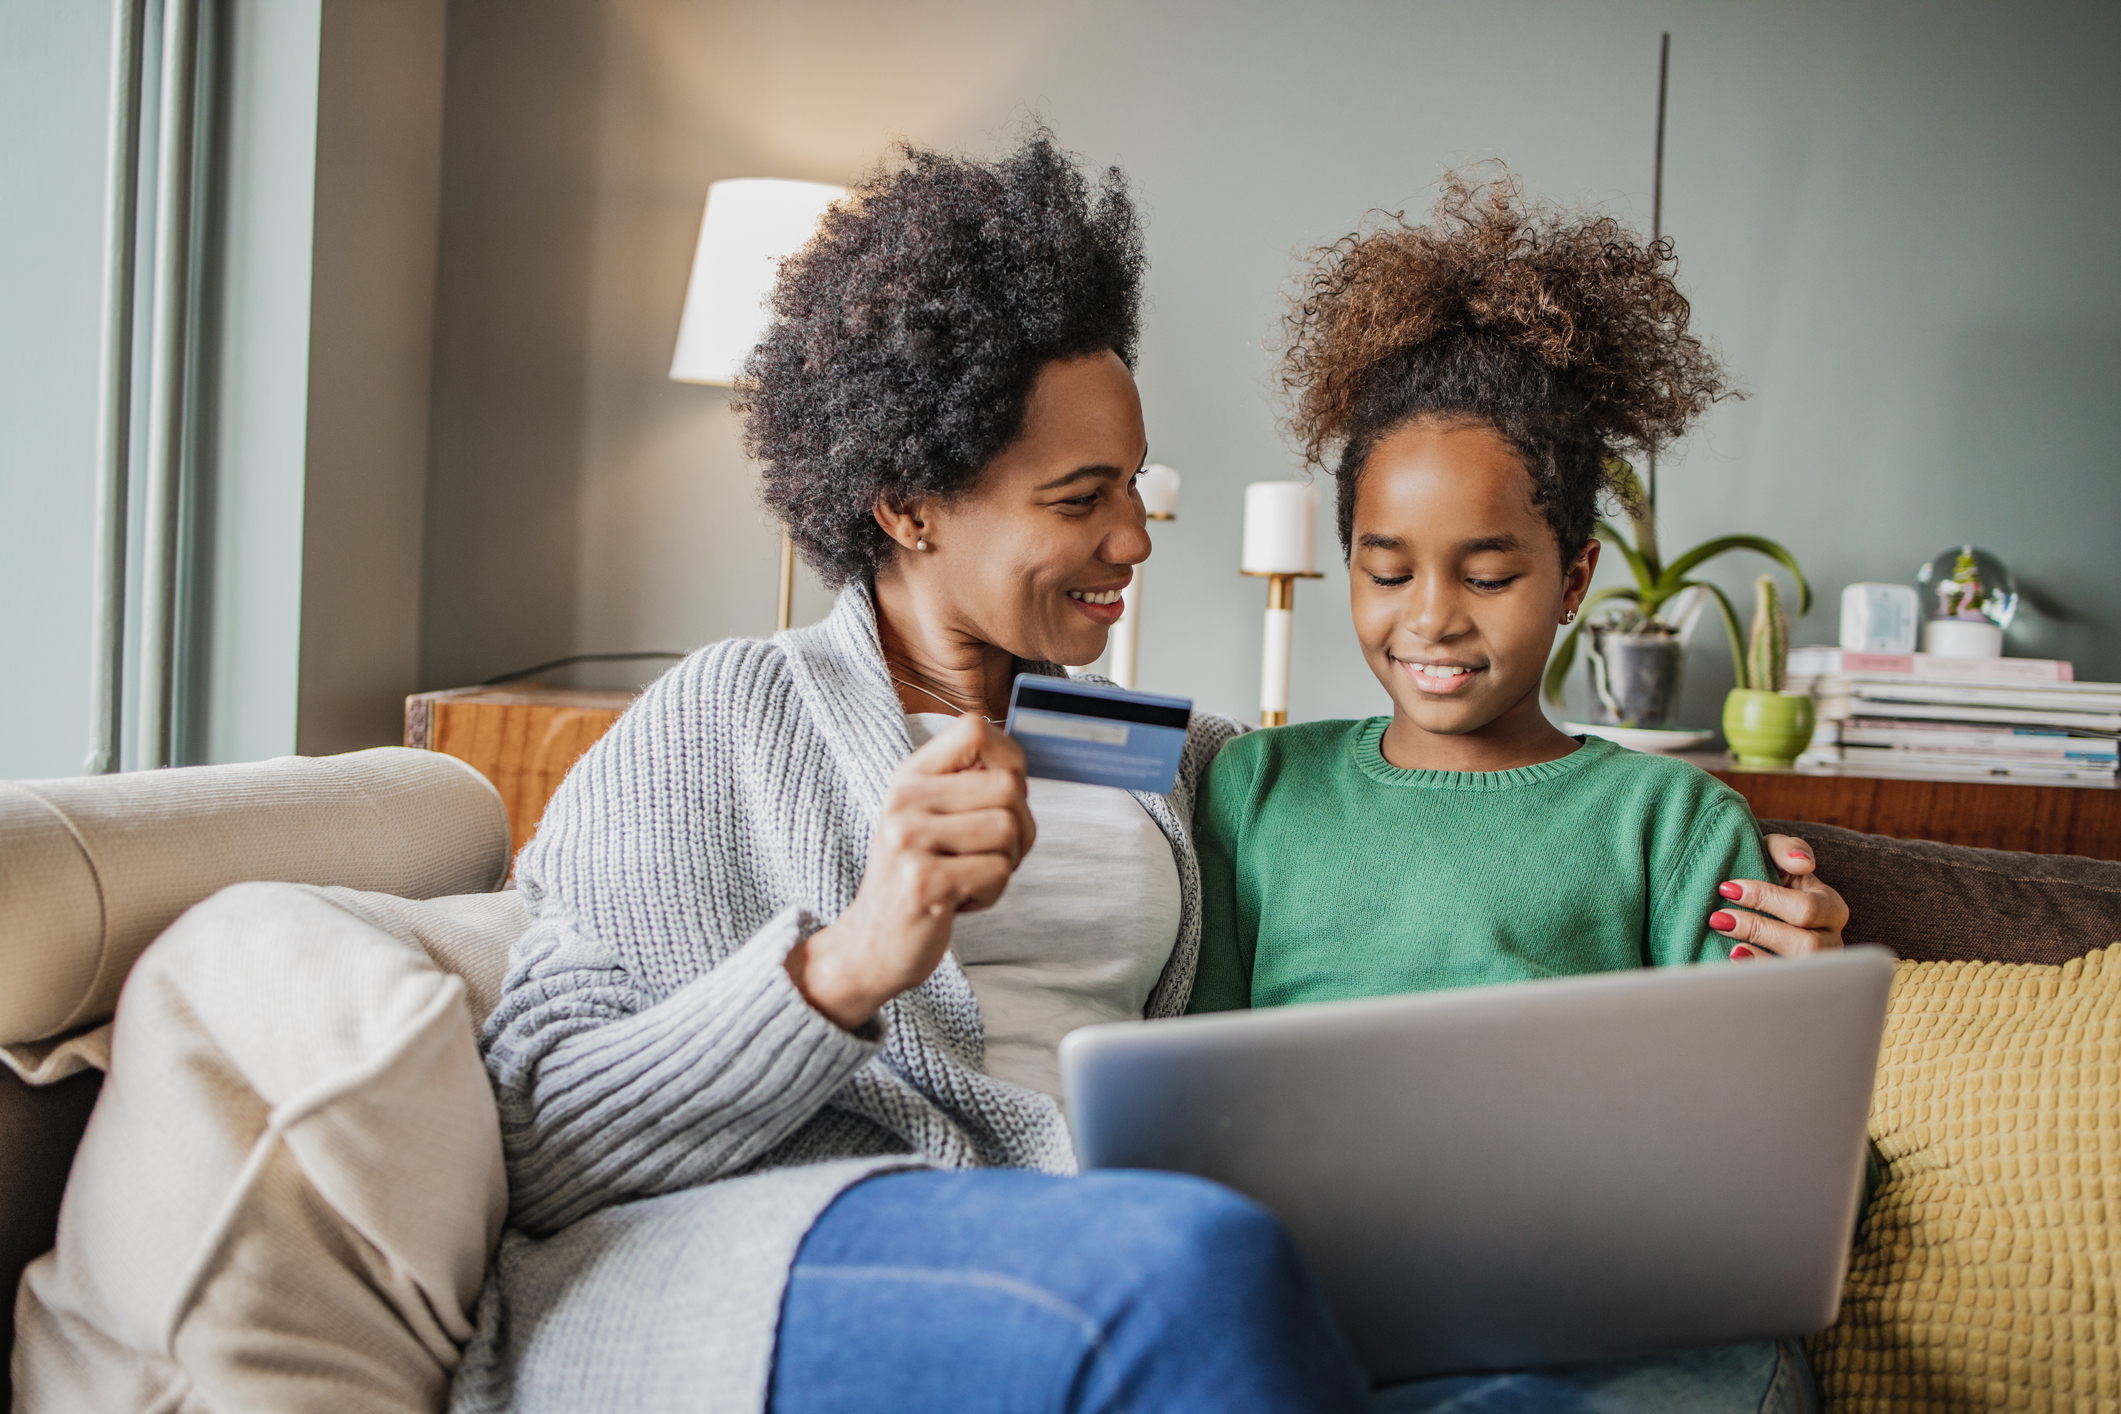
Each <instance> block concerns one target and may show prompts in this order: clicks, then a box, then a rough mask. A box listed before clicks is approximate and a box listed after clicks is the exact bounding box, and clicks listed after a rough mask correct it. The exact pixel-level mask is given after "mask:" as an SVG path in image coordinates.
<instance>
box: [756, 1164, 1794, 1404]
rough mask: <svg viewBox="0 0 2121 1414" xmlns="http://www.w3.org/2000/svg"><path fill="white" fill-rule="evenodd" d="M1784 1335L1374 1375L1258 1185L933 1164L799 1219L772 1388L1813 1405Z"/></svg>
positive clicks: (889, 1399)
mask: <svg viewBox="0 0 2121 1414" xmlns="http://www.w3.org/2000/svg"><path fill="white" fill-rule="evenodd" d="M1784 1356H1785V1353H1784V1352H1780V1351H1778V1350H1777V1347H1775V1346H1774V1345H1763V1346H1742V1347H1731V1348H1726V1349H1723V1350H1717V1351H1694V1352H1687V1353H1685V1354H1682V1355H1678V1356H1665V1357H1659V1358H1655V1359H1651V1360H1641V1361H1627V1362H1621V1363H1618V1364H1614V1365H1608V1366H1597V1367H1583V1368H1579V1369H1575V1370H1556V1371H1547V1372H1543V1373H1541V1374H1538V1375H1510V1376H1472V1377H1465V1378H1454V1379H1444V1380H1424V1381H1418V1382H1416V1383H1414V1384H1410V1385H1401V1386H1398V1387H1396V1388H1394V1389H1391V1390H1386V1391H1381V1392H1379V1393H1378V1394H1376V1395H1375V1396H1373V1395H1372V1394H1371V1392H1370V1390H1369V1388H1368V1385H1367V1382H1366V1381H1365V1380H1364V1379H1363V1376H1362V1371H1361V1370H1360V1368H1359V1367H1358V1366H1357V1365H1356V1363H1355V1360H1354V1357H1353V1356H1352V1355H1350V1353H1349V1351H1348V1347H1347V1344H1346V1342H1345V1341H1344V1340H1343V1339H1342V1337H1341V1335H1340V1332H1339V1330H1338V1329H1337V1328H1336V1327H1335V1326H1334V1324H1333V1320H1332V1317H1331V1315H1330V1314H1329V1313H1328V1311H1327V1309H1326V1305H1325V1301H1324V1299H1323V1298H1322V1297H1321V1296H1320V1295H1319V1292H1318V1288H1317V1285H1316V1283H1315V1282H1314V1281H1313V1280H1312V1277H1311V1274H1310V1270H1309V1269H1308V1268H1307V1267H1306V1266H1305V1264H1304V1262H1303V1259H1302V1257H1301V1256H1299V1255H1298V1254H1297V1252H1296V1249H1295V1247H1294V1245H1293V1244H1292V1243H1291V1242H1290V1241H1289V1238H1288V1235H1287V1234H1286V1233H1285V1232H1284V1231H1283V1230H1282V1227H1281V1224H1280V1223H1279V1222H1277V1221H1276V1220H1275V1219H1274V1217H1273V1215H1272V1214H1270V1213H1268V1212H1267V1210H1266V1209H1264V1208H1262V1207H1260V1206H1259V1205H1258V1204H1256V1203H1253V1202H1252V1201H1251V1200H1249V1199H1247V1198H1244V1197H1241V1196H1239V1195H1238V1194H1236V1193H1233V1192H1231V1191H1230V1190H1229V1189H1227V1188H1223V1187H1220V1186H1219V1185H1217V1184H1213V1183H1209V1182H1207V1181H1206V1180H1203V1179H1197V1178H1187V1177H1184V1176H1183V1175H1178V1174H1160V1173H1124V1172H1101V1173H1093V1174H1086V1175H1084V1176H1083V1177H1081V1178H1051V1177H1047V1176H1045V1175H1041V1174H1034V1173H1025V1172H1022V1171H1019V1170H1009V1169H987V1170H980V1171H975V1172H968V1173H943V1172H936V1171H931V1170H921V1171H917V1172H911V1173H896V1174H887V1175H884V1176H882V1177H878V1178H872V1179H870V1180H868V1181H867V1182H864V1183H860V1184H857V1185H856V1186H855V1187H853V1188H851V1189H849V1190H848V1191H847V1192H845V1193H843V1194H841V1195H840V1197H839V1199H838V1200H837V1201H836V1202H834V1203H833V1205H832V1206H831V1207H830V1208H828V1209H826V1211H825V1213H824V1215H823V1216H821V1217H820V1218H819V1219H818V1221H817V1223H816V1225H815V1226H813V1227H812V1228H811V1230H810V1234H809V1236H808V1237H806V1238H805V1239H804V1241H803V1246H802V1249H801V1251H800V1252H799V1253H798V1254H797V1256H796V1261H795V1267H794V1269H793V1270H792V1271H791V1272H790V1273H789V1278H788V1291H787V1295H786V1296H785V1298H784V1299H783V1302H782V1308H781V1324H780V1336H779V1340H778V1342H777V1344H776V1347H775V1350H774V1363H773V1385H772V1395H771V1408H772V1410H773V1411H774V1414H852V1412H853V1411H857V1410H859V1411H885V1410H890V1411H914V1410H931V1409H932V1410H948V1411H952V1412H953V1414H990V1411H991V1414H1018V1411H1040V1414H1044V1411H1053V1414H1120V1411H1133V1410H1157V1411H1169V1414H1190V1411H1210V1410H1213V1411H1218V1412H1219V1411H1226V1410H1257V1411H1263V1412H1264V1411H1278V1410H1287V1411H1291V1412H1292V1414H1295V1411H1311V1410H1317V1411H1350V1414H1355V1412H1356V1411H1370V1410H1375V1411H1378V1414H1387V1411H1389V1414H1416V1411H1422V1412H1423V1414H1443V1412H1444V1411H1446V1410H1448V1411H1450V1414H1473V1411H1481V1414H1487V1412H1488V1411H1501V1410H1516V1409H1542V1410H1583V1411H1598V1414H1604V1411H1608V1410H1614V1411H1618V1410H1658V1411H1683V1414H1693V1411H1701V1414H1708V1411H1715V1414H1724V1411H1731V1414H1755V1411H1775V1414H1782V1411H1784V1410H1788V1411H1792V1414H1794V1412H1795V1411H1800V1410H1811V1409H1816V1407H1817V1405H1816V1401H1805V1400H1802V1396H1801V1393H1800V1392H1801V1391H1802V1390H1808V1389H1809V1385H1810V1375H1809V1373H1808V1372H1805V1371H1804V1366H1803V1357H1802V1355H1801V1354H1798V1355H1796V1357H1795V1360H1796V1363H1795V1369H1794V1372H1792V1371H1790V1370H1789V1369H1788V1368H1787V1364H1788V1362H1787V1360H1786V1358H1784ZM1792 1381H1795V1383H1792ZM1784 1386H1788V1389H1789V1394H1790V1398H1789V1399H1787V1400H1783V1401H1782V1402H1776V1401H1777V1399H1778V1398H1779V1395H1778V1391H1780V1390H1781V1389H1782V1388H1783V1387H1784Z"/></svg>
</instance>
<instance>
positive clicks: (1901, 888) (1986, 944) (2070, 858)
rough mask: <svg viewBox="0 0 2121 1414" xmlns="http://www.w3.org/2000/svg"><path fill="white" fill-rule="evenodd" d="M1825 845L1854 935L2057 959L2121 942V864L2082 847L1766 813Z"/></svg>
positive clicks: (1954, 955)
mask: <svg viewBox="0 0 2121 1414" xmlns="http://www.w3.org/2000/svg"><path fill="white" fill-rule="evenodd" d="M1760 827H1761V828H1762V829H1763V830H1767V831H1769V832H1771V833H1776V834H1785V835H1796V836H1799V837H1800V838H1802V839H1804V840H1806V841H1808V842H1810V844H1811V845H1812V847H1813V849H1814V850H1815V851H1817V857H1818V860H1819V877H1820V878H1822V879H1824V880H1825V881H1826V882H1827V883H1829V884H1831V885H1833V886H1834V888H1835V889H1836V890H1838V891H1839V892H1840V894H1841V897H1842V898H1844V899H1846V900H1847V901H1848V906H1849V923H1848V927H1847V929H1846V930H1845V932H1844V936H1845V937H1846V938H1847V940H1848V941H1849V942H1851V943H1883V944H1884V945H1885V946H1886V947H1889V948H1891V949H1892V950H1893V951H1894V952H1895V953H1897V954H1899V955H1900V956H1901V957H1902V958H1905V959H1906V960H1908V961H1910V962H2038V963H2046V964H2048V965H2050V966H2053V965H2055V964H2059V963H2064V962H2067V961H2069V960H2070V959H2071V958H2073V957H2081V956H2083V955H2084V954H2085V953H2086V952H2088V951H2090V950H2091V949H2093V948H2099V947H2105V946H2107V945H2108V944H2110V943H2116V942H2121V863H2117V862H2114V861H2111V860H2105V859H2084V858H2081V857H2079V856H2077V855H2074V854H2020V853H2018V852H2016V851H2014V850H2006V849H1966V848H1963V847H1961V846H1959V845H1950V844H1933V843H1931V842H1930V841H1928V840H1896V839H1888V838H1887V837H1885V836H1884V835H1865V834H1859V833H1857V832H1856V831H1854V830H1843V829H1838V828H1836V827H1835V826H1832V825H1815V824H1811V823H1808V822H1806V821H1803V820H1762V821H1761V822H1760Z"/></svg>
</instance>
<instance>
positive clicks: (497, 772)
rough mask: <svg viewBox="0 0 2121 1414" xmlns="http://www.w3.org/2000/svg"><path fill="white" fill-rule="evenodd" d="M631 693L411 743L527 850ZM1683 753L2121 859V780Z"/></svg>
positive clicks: (525, 702)
mask: <svg viewBox="0 0 2121 1414" xmlns="http://www.w3.org/2000/svg"><path fill="white" fill-rule="evenodd" d="M632 701H633V694H632V693H630V692H588V691H576V690H571V689H564V688H548V687H540V686H537V685H536V684H525V685H521V686H514V687H470V688H459V689H456V690H455V691H451V692H423V693H419V694H416V695H415V696H412V697H408V698H406V699H405V744H406V745H407V746H424V747H426V748H428V749H429V750H432V751H445V752H447V753H449V754H450V755H451V756H456V757H460V758H462V759H463V760H465V761H468V762H470V763H471V764H472V765H473V766H476V767H478V769H479V770H480V771H482V772H483V773H485V776H486V778H487V779H488V780H490V781H492V782H493V783H494V785H496V786H497V787H499V788H500V791H501V799H502V800H504V801H506V802H507V805H508V827H509V834H510V837H511V840H512V842H513V845H514V847H515V848H516V849H521V848H522V847H523V846H524V844H525V843H527V842H528V841H529V839H530V836H531V834H532V832H533V831H535V830H536V829H537V826H538V817H539V816H541V815H543V814H544V813H545V804H546V802H547V801H549V800H551V799H552V793H553V792H554V791H555V790H557V789H559V785H560V780H561V778H562V777H564V776H565V775H566V774H567V769H568V767H570V766H572V765H574V763H575V761H576V760H577V759H578V758H579V757H580V756H581V754H582V753H583V752H585V751H587V750H588V749H589V748H590V746H591V744H593V743H594V742H595V741H596V739H597V738H598V737H600V736H602V735H603V734H604V732H605V731H606V730H607V729H608V728H609V727H610V726H611V724H612V723H613V722H615V721H617V720H618V719H619V714H620V713H621V712H623V711H625V710H626V707H627V704H629V703H630V702H632ZM1685 759H1686V760H1689V761H1691V762H1693V763H1694V764H1695V765H1697V766H1699V767H1701V768H1702V769H1703V770H1705V771H1708V772H1709V773H1710V774H1712V775H1714V776H1716V777H1717V778H1718V779H1719V780H1722V781H1725V782H1727V783H1728V784H1730V785H1731V786H1732V787H1733V788H1734V789H1735V790H1737V791H1738V793H1739V794H1741V795H1743V796H1744V797H1745V798H1746V801H1747V803H1749V804H1750V805H1751V806H1752V807H1753V813H1754V814H1755V815H1758V816H1759V817H1760V818H1762V819H1763V820H1813V821H1817V822H1818V823H1820V824H1822V825H1839V826H1841V827H1842V828H1844V829H1849V830H1862V831H1864V832H1866V833H1868V834H1874V835H1892V836H1895V837H1897V838H1900V839H1911V840H1938V841H1940V842H1942V843H1944V844H1959V845H1972V846H1974V847H1975V848H1977V849H2019V850H2029V851H2031V852H2032V853H2035V854H2081V855H2087V856H2089V857H2091V858H2093V859H2121V790H2117V789H2113V788H2111V787H2100V786H2060V785H2028V784H2021V783H2014V782H2009V781H2005V780H2000V779H1999V780H1996V781H1993V782H1991V781H1967V780H1915V779H1910V778H1908V777H1904V776H1893V777H1870V776H1864V775H1861V774H1856V773H1851V772H1848V771H1846V770H1844V769H1841V768H1835V767H1803V768H1798V769H1793V770H1788V771H1751V770H1747V771H1740V770H1737V769H1735V768H1734V767H1733V766H1732V764H1731V760H1730V758H1729V757H1728V756H1725V755H1724V754H1723V753H1722V752H1720V751H1717V752H1690V753H1688V754H1687V756H1686V757H1685Z"/></svg>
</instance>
